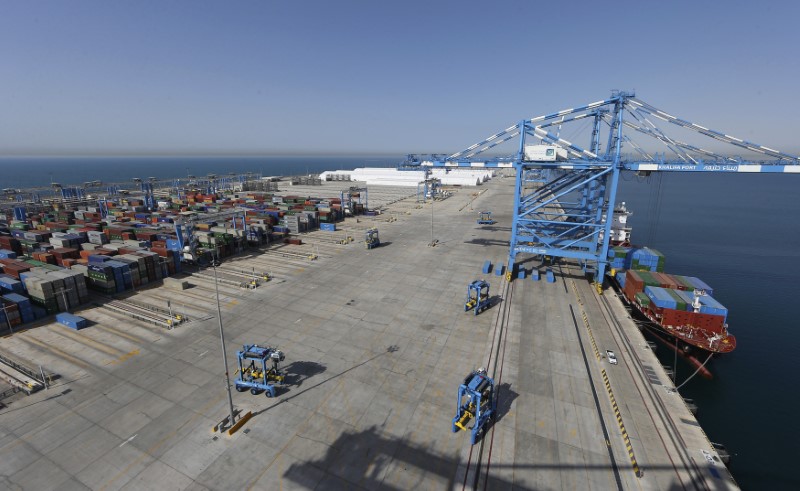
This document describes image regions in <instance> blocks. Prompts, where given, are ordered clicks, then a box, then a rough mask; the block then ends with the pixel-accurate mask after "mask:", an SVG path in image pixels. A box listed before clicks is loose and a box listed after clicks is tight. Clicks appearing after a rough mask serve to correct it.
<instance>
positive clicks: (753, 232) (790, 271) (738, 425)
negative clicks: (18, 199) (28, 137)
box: [0, 156, 800, 490]
mask: <svg viewBox="0 0 800 491" xmlns="http://www.w3.org/2000/svg"><path fill="white" fill-rule="evenodd" d="M401 160H402V156H397V157H392V156H377V157H364V156H359V157H251V158H241V157H231V158H225V157H213V158H196V157H190V158H156V157H149V158H99V157H97V158H26V159H19V158H5V159H0V188H6V187H14V188H17V187H28V186H46V185H48V184H49V183H50V182H53V181H55V182H60V183H62V184H80V183H82V182H85V181H90V180H102V181H105V182H125V181H129V180H130V179H132V178H135V177H140V178H146V177H151V176H152V177H157V178H161V179H165V178H175V177H184V176H186V175H187V174H192V175H196V176H204V175H207V174H209V173H216V174H224V173H228V172H261V173H262V174H263V175H297V174H307V173H319V172H322V171H325V170H337V169H353V168H356V167H363V166H370V167H387V166H393V165H396V164H397V163H398V162H400V161H401ZM658 181H659V179H658V178H657V177H655V176H653V177H650V178H648V179H647V180H640V179H637V178H635V177H633V176H632V175H626V176H625V179H624V180H623V182H622V183H621V185H620V189H619V193H618V201H623V200H624V201H626V202H627V203H628V208H629V209H630V210H632V211H633V212H634V215H633V216H632V217H631V220H630V223H631V224H632V226H633V228H634V230H633V239H634V242H635V243H638V244H641V245H648V246H651V247H653V248H656V249H658V250H660V251H661V252H662V253H664V254H665V255H666V257H667V260H666V270H667V272H670V273H676V274H684V275H690V276H697V277H700V278H702V279H703V280H704V281H705V282H706V283H708V284H709V285H711V286H712V287H713V288H714V291H715V297H716V298H717V299H718V300H719V301H720V302H721V303H722V304H723V305H725V306H726V307H728V309H729V312H730V313H729V317H728V323H729V326H730V330H731V332H732V333H734V334H735V335H736V337H737V339H738V347H737V349H736V351H735V352H733V353H732V354H730V355H728V356H725V357H721V358H718V359H715V360H713V362H712V363H713V365H712V366H711V369H712V371H713V372H714V373H715V374H716V377H715V378H714V379H713V380H706V379H703V378H702V377H699V376H698V377H695V378H694V379H692V380H690V381H689V382H688V383H687V384H686V385H685V387H684V388H683V389H682V390H681V393H682V395H683V396H684V397H688V398H692V399H694V400H695V401H696V402H697V404H698V405H699V406H700V411H699V413H698V419H699V420H700V422H701V424H702V426H703V428H705V430H706V432H707V433H708V435H709V437H710V438H711V440H712V441H715V442H719V443H723V444H725V445H726V446H727V447H728V450H729V451H730V452H731V453H732V454H734V456H733V461H732V464H731V468H732V470H733V473H734V476H735V477H736V479H737V481H738V482H739V484H740V485H741V486H742V487H743V488H744V489H770V490H777V489H793V490H796V489H800V479H799V478H798V474H797V472H796V471H795V470H794V466H795V465H796V461H795V460H796V455H797V451H796V448H797V440H798V437H800V418H797V417H796V416H795V413H796V412H797V408H798V407H800V393H798V390H797V388H798V387H800V356H798V353H800V322H798V320H797V316H796V314H795V309H797V308H800V286H798V285H800V199H798V198H797V196H798V194H797V189H798V187H800V176H794V175H787V176H784V175H733V174H718V175H707V174H677V173H675V174H662V175H661V178H660V181H661V182H660V185H659V183H658ZM511 205H512V203H509V206H511ZM657 353H658V354H659V357H660V358H661V359H662V362H663V363H664V364H667V365H673V364H674V360H673V356H672V354H670V353H669V352H667V350H666V349H665V348H663V347H660V348H659V349H658V350H657ZM692 372H693V368H691V367H690V366H689V365H687V364H686V363H684V362H683V361H682V360H681V359H679V360H678V364H677V376H678V383H681V382H682V381H683V380H685V379H686V377H688V376H689V375H691V373H692ZM698 456H699V454H698Z"/></svg>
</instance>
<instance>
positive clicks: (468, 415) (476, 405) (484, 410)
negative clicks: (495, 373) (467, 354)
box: [453, 368, 497, 445]
mask: <svg viewBox="0 0 800 491" xmlns="http://www.w3.org/2000/svg"><path fill="white" fill-rule="evenodd" d="M456 408H457V409H456V416H455V417H454V418H453V433H455V432H457V431H458V430H466V429H467V425H468V424H469V422H470V420H472V419H474V420H475V423H473V425H472V431H471V434H470V442H471V443H472V444H473V445H475V444H476V443H477V442H478V440H479V439H480V437H481V436H482V435H483V434H484V433H485V432H486V431H485V430H486V427H487V425H488V423H489V422H490V421H491V419H492V418H494V416H495V413H496V411H497V398H496V397H495V393H494V380H493V379H491V378H490V377H489V376H488V375H486V370H485V369H483V368H479V369H478V370H476V371H474V372H472V373H470V374H469V375H467V378H465V379H464V383H463V384H461V385H460V386H458V400H457V401H456Z"/></svg>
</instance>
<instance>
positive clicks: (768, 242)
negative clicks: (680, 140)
mask: <svg viewBox="0 0 800 491" xmlns="http://www.w3.org/2000/svg"><path fill="white" fill-rule="evenodd" d="M626 178H627V180H626V181H625V182H623V183H622V185H621V187H620V189H619V193H618V194H619V198H620V199H619V200H624V201H626V202H627V204H628V208H629V209H630V210H632V211H634V215H633V216H632V217H631V219H630V222H631V224H632V226H633V242H634V243H637V244H642V245H648V246H651V247H654V248H656V249H658V250H659V251H661V252H662V253H663V254H664V255H665V256H666V267H665V271H666V272H668V273H676V274H684V275H691V276H697V277H699V278H702V279H703V280H704V281H705V282H706V283H708V284H709V285H711V287H713V288H714V297H715V298H717V300H719V301H720V302H721V303H722V304H723V305H725V306H726V307H727V308H728V310H729V315H728V324H729V329H730V332H732V333H733V334H735V335H736V338H737V348H736V350H735V351H734V352H733V353H731V354H729V355H727V356H724V357H720V358H717V359H714V360H712V362H711V363H712V364H713V365H712V366H711V371H712V372H713V373H714V374H715V378H714V379H712V380H706V379H703V378H702V377H700V376H697V377H695V378H693V379H692V380H690V381H689V382H688V383H687V384H686V386H685V387H684V388H683V389H681V394H682V395H683V396H684V397H688V398H691V399H694V400H695V402H696V403H697V404H698V405H699V407H700V409H699V412H698V415H697V417H698V420H699V421H700V423H701V425H702V426H703V428H704V429H705V430H706V432H707V433H708V436H709V438H710V439H711V440H712V441H714V442H718V443H722V444H724V445H725V446H726V447H727V448H728V450H729V451H730V452H731V453H732V454H735V455H733V459H732V463H731V470H732V472H733V475H734V477H735V478H736V480H737V481H738V483H739V484H740V485H741V486H742V488H743V489H770V490H777V489H787V490H788V489H793V490H797V489H800V477H798V474H797V471H796V470H795V469H794V466H795V465H797V462H796V459H797V442H798V437H800V419H799V418H797V417H796V413H797V409H798V406H800V393H798V390H797V388H798V387H800V357H798V353H800V322H799V321H798V318H797V314H796V310H795V309H798V308H800V281H799V280H800V200H798V199H797V196H798V194H797V189H798V187H800V176H795V175H761V174H751V175H734V174H719V175H698V174H685V173H681V174H677V173H674V174H662V176H661V184H660V186H659V185H658V183H657V181H658V178H657V177H655V176H653V177H650V178H649V181H639V180H637V179H636V178H634V177H633V176H626ZM657 353H658V354H659V358H660V359H661V360H662V363H663V364H665V365H670V366H672V365H674V364H675V361H674V355H673V354H672V353H670V352H668V350H667V349H666V348H663V347H659V348H658V350H657ZM677 367H678V371H677V378H678V380H677V381H678V383H679V384H680V383H681V382H682V381H684V380H685V379H686V378H687V377H688V376H689V375H691V374H692V373H693V372H694V368H692V367H690V366H689V365H688V364H686V363H684V362H683V361H682V360H681V359H679V360H678V364H677Z"/></svg>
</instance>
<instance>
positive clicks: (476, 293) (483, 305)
mask: <svg viewBox="0 0 800 491" xmlns="http://www.w3.org/2000/svg"><path fill="white" fill-rule="evenodd" d="M490 303H491V302H490V300H489V283H486V282H485V281H484V280H475V281H473V282H472V283H470V284H469V285H467V300H466V301H465V302H464V312H467V311H469V310H470V309H474V312H475V315H478V314H480V313H481V312H482V311H484V310H486V309H488V308H489V307H490Z"/></svg>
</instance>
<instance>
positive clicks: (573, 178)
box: [402, 91, 800, 290]
mask: <svg viewBox="0 0 800 491" xmlns="http://www.w3.org/2000/svg"><path fill="white" fill-rule="evenodd" d="M575 122H581V123H582V124H579V125H574V126H573V128H575V127H577V126H586V127H587V133H588V134H587V136H588V146H587V147H586V148H584V147H580V146H578V145H576V144H574V143H572V142H571V141H567V140H565V139H563V138H561V136H560V134H561V128H562V126H566V125H568V124H570V123H575ZM655 122H659V123H669V124H672V125H676V126H678V127H680V128H681V131H682V134H683V133H685V134H687V136H689V137H693V138H694V139H695V140H697V139H700V138H698V134H699V135H700V136H702V137H707V138H711V139H713V140H714V141H715V143H716V144H717V145H718V144H719V143H724V144H728V145H730V146H732V147H736V149H738V151H746V152H749V153H751V154H756V155H759V156H760V157H759V158H762V159H765V160H763V161H755V160H747V159H744V158H742V157H732V156H729V155H726V154H724V153H723V152H720V151H712V150H709V149H704V148H701V147H699V146H697V145H695V144H694V143H689V141H688V140H687V141H682V140H679V139H677V138H673V137H669V136H667V135H666V134H665V133H664V132H663V131H662V130H661V129H660V128H659V127H658V126H657V125H656V123H655ZM553 127H556V129H555V131H556V133H553V132H552V131H551V130H553ZM577 129H578V130H580V128H577ZM604 133H605V136H606V137H605V138H601V136H602V135H603V134H604ZM641 135H644V136H646V137H649V138H652V139H653V140H655V141H656V143H657V144H658V145H663V146H664V148H665V151H664V153H662V154H655V153H654V154H650V153H648V152H647V151H646V150H645V149H644V147H643V146H641V145H639V144H638V143H636V142H635V141H634V140H633V136H641ZM517 138H518V145H517V146H516V151H515V152H514V153H512V155H511V156H510V157H506V158H488V157H487V158H483V159H482V158H481V156H480V155H481V154H482V153H483V152H486V151H488V150H490V149H494V148H495V147H496V146H498V145H500V144H502V143H505V142H508V141H509V140H512V139H517ZM651 141H652V140H651ZM705 141H706V142H708V140H707V139H705ZM699 144H703V143H699ZM623 145H628V147H629V148H630V149H631V150H632V151H633V152H634V153H633V154H632V155H630V156H623V154H622V148H623ZM494 151H497V149H495V150H494ZM667 155H669V158H667ZM766 159H770V160H766ZM799 164H800V157H798V156H795V155H790V154H787V153H784V152H781V151H779V150H775V149H773V148H769V147H765V146H763V145H759V144H756V143H752V142H749V141H746V140H743V139H740V138H736V137H733V136H730V135H727V134H725V133H721V132H718V131H714V130H711V129H708V128H706V127H704V126H701V125H699V124H695V123H691V122H689V121H686V120H683V119H680V118H677V117H675V116H672V115H671V114H668V113H666V112H664V111H661V110H659V109H657V108H655V107H653V106H651V105H650V104H647V103H646V102H643V101H641V100H639V99H637V98H636V97H635V95H634V94H633V93H632V92H620V91H613V92H612V94H611V97H610V98H609V99H605V100H601V101H597V102H593V103H591V104H587V105H584V106H580V107H575V108H572V109H565V110H563V111H559V112H555V113H551V114H547V115H544V116H539V117H536V118H532V119H526V120H522V121H520V122H519V123H517V124H514V125H512V126H510V127H508V128H506V129H504V130H503V131H500V132H499V133H496V134H494V135H492V136H490V137H488V138H486V139H485V140H483V141H480V142H478V143H476V144H474V145H472V146H470V147H468V148H466V149H465V150H462V151H460V152H457V153H454V154H452V155H450V156H448V157H446V158H441V156H433V157H431V159H430V160H423V159H421V158H413V159H412V158H409V159H407V160H406V162H405V163H404V164H402V166H403V167H404V168H413V167H414V166H417V167H423V168H424V167H425V166H430V167H444V168H451V169H455V168H469V167H480V168H500V169H502V168H508V169H514V170H515V171H516V187H515V193H514V210H513V223H512V230H511V241H510V245H509V253H508V265H507V273H506V279H507V280H508V281H511V279H512V278H514V276H515V274H514V273H515V272H516V271H515V265H516V263H517V259H518V255H519V254H529V255H535V256H542V257H543V256H550V257H557V258H561V257H563V258H572V259H576V260H578V261H579V262H580V263H581V265H582V266H583V269H584V271H585V272H586V273H587V274H593V275H594V279H595V281H596V282H597V283H598V290H599V289H600V285H601V284H602V280H603V277H604V274H605V271H606V268H607V266H608V260H607V253H608V248H609V241H610V237H611V230H610V229H611V224H612V222H613V203H616V200H617V185H618V183H619V178H620V174H621V173H622V172H623V171H633V172H636V173H638V174H639V175H644V176H647V175H650V173H651V172H710V173H721V172H728V173H730V172H740V173H760V172H772V173H800V165H799ZM609 203H610V204H611V205H609ZM604 217H606V218H605V219H604Z"/></svg>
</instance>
